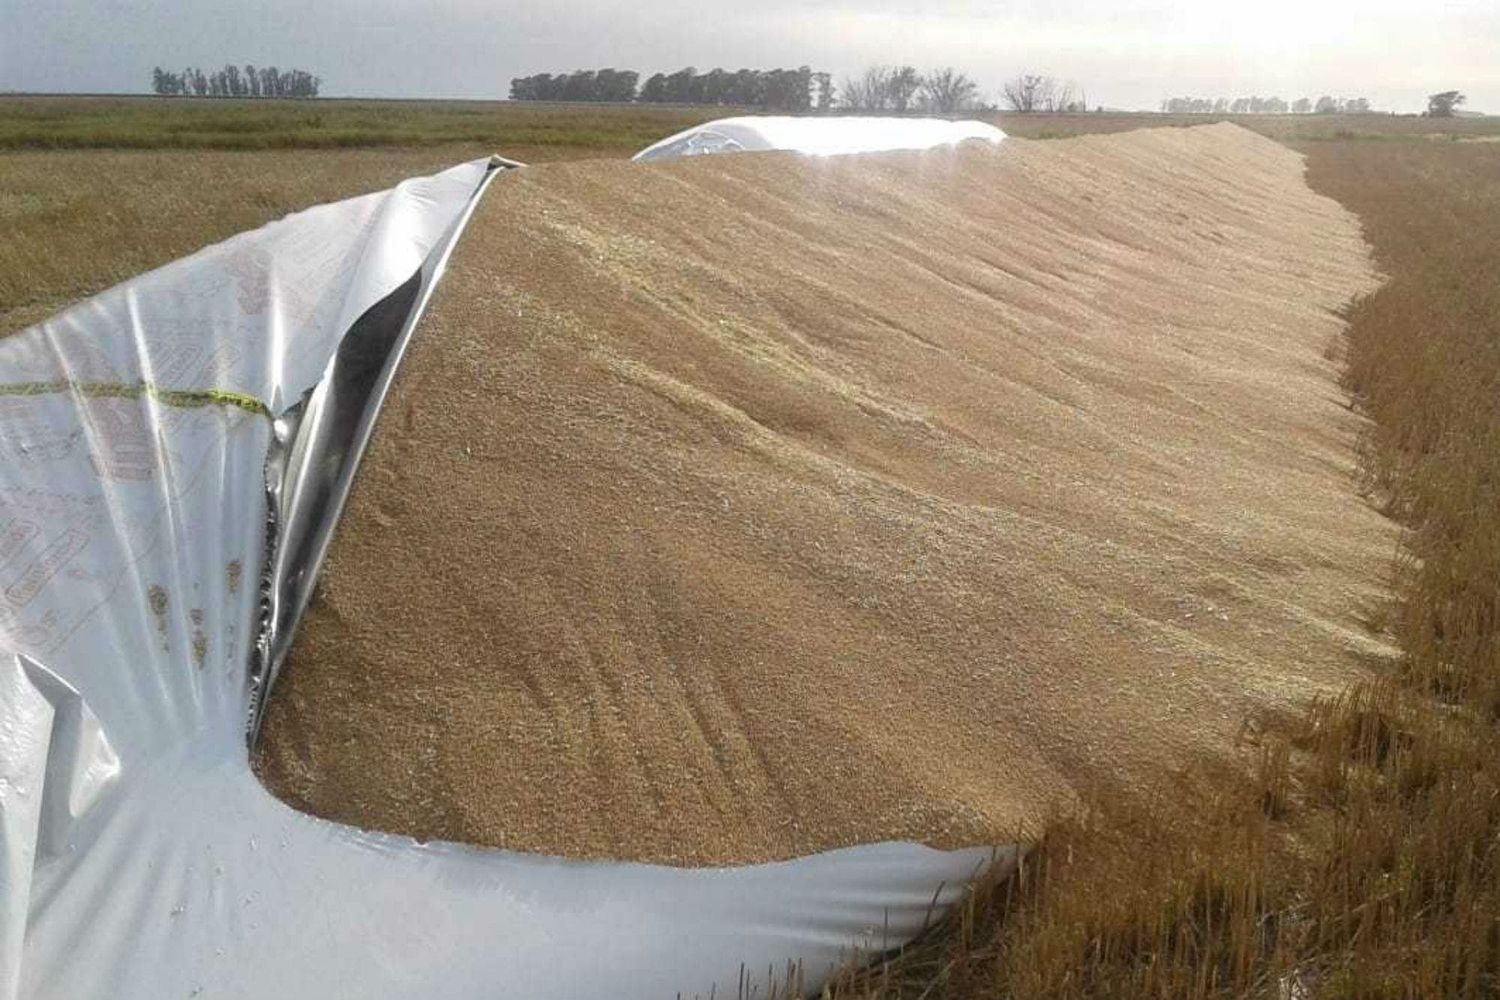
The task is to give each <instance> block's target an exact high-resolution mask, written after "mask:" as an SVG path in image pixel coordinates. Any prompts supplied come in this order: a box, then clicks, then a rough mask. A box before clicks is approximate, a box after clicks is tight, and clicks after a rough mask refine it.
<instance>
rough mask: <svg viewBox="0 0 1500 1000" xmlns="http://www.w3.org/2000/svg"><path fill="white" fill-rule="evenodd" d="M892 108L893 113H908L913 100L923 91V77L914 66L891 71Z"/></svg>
mask: <svg viewBox="0 0 1500 1000" xmlns="http://www.w3.org/2000/svg"><path fill="white" fill-rule="evenodd" d="M889 86H890V106H891V110H892V111H903V112H904V111H907V110H908V109H910V108H911V104H912V98H914V97H916V96H917V91H919V90H921V89H922V77H921V76H920V75H919V74H918V73H917V71H916V69H915V68H914V67H912V66H898V67H896V68H895V69H894V70H892V71H891V77H890V84H889Z"/></svg>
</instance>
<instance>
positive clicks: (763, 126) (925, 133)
mask: <svg viewBox="0 0 1500 1000" xmlns="http://www.w3.org/2000/svg"><path fill="white" fill-rule="evenodd" d="M1004 138H1005V133H1004V132H1002V131H1000V130H999V129H998V128H996V127H995V126H993V125H987V124H985V123H984V122H978V121H949V120H947V119H945V118H863V117H820V116H812V117H791V116H777V115H745V116H741V117H737V118H719V119H717V120H715V121H711V122H705V123H703V124H702V125H695V126H693V127H692V128H689V129H684V130H683V131H681V132H678V133H676V134H675V135H670V136H667V138H665V139H662V140H661V141H660V142H656V143H653V144H652V145H650V146H647V147H646V148H645V149H643V150H641V151H640V152H639V153H637V154H635V156H634V157H632V159H635V160H640V161H652V160H671V159H676V158H677V157H680V156H703V155H707V154H715V153H740V152H757V151H766V150H773V149H783V150H791V151H794V152H799V153H807V154H809V155H814V156H833V155H840V154H845V153H876V152H881V151H886V150H898V149H933V148H935V147H938V146H953V145H957V144H959V143H961V142H967V141H970V140H978V141H982V142H989V143H999V142H1001V141H1002V140H1004Z"/></svg>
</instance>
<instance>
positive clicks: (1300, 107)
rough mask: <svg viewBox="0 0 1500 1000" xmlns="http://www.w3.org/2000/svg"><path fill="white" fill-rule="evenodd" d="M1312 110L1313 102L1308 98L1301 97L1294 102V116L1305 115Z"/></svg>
mask: <svg viewBox="0 0 1500 1000" xmlns="http://www.w3.org/2000/svg"><path fill="white" fill-rule="evenodd" d="M1311 110H1312V101H1311V100H1309V99H1308V98H1306V97H1299V98H1297V99H1296V100H1295V101H1293V102H1292V114H1294V115H1305V114H1307V113H1308V112H1309V111H1311Z"/></svg>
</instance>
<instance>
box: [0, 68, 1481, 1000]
mask: <svg viewBox="0 0 1500 1000" xmlns="http://www.w3.org/2000/svg"><path fill="white" fill-rule="evenodd" d="M718 113H719V112H718V111H715V110H710V109H681V108H668V109H651V110H641V109H598V108H594V109H589V108H557V107H546V106H539V107H534V108H519V109H518V108H508V107H503V106H498V105H486V104H453V105H433V104H417V103H412V104H405V103H388V104H373V103H370V102H318V103H317V104H296V103H291V102H288V103H285V104H275V105H267V104H259V103H257V104H253V105H243V106H237V105H233V104H230V103H227V102H226V103H218V102H215V103H209V102H192V101H181V102H170V101H167V102H161V101H134V100H131V101H106V100H99V101H84V100H73V99H41V98H34V99H20V100H8V101H3V102H0V150H3V151H0V225H3V227H4V229H5V232H6V234H7V239H6V240H5V241H3V242H0V332H4V331H5V330H8V329H14V328H15V327H16V326H19V325H21V324H22V323H24V322H30V321H33V320H36V319H40V318H42V317H43V316H44V315H45V314H46V313H48V312H50V311H51V310H52V309H55V308H57V307H58V306H60V305H63V304H65V303H66V302H68V301H70V300H72V299H74V298H77V297H79V296H81V295H84V294H87V293H88V292H91V291H94V290H97V289H99V288H102V287H105V286H107V285H108V284H110V283H113V282H114V281H117V280H119V279H121V278H124V277H126V276H128V275H130V274H133V273H135V272H137V271H139V270H142V269H144V268H147V267H150V266H154V265H156V264H160V263H163V262H165V261H167V260H170V259H172V258H174V257H177V256H180V255H181V254H183V253H186V252H188V251H190V250H192V249H195V248H196V247H198V246H201V245H203V244H204V243H208V242H212V241H214V240H216V239H220V238H223V237H224V236H227V235H229V234H230V233H233V232H236V231H238V230H241V229H244V228H247V227H250V226H253V225H256V224H258V223H261V222H264V221H266V220H268V219H271V218H275V217H277V216H279V215H281V214H283V213H285V212H287V211H290V210H293V209H296V208H300V207H304V206H306V205H309V204H312V203H315V202H318V201H324V200H328V199H331V198H335V197H340V196H344V195H348V194H354V193H358V192H361V191H366V190H372V189H376V188H379V187H383V186H387V185H389V184H390V183H392V182H393V181H394V180H396V179H399V178H401V177H404V176H409V175H412V174H416V173H422V172H425V171H429V170H432V169H436V168H438V167H441V166H445V165H448V164H451V163H455V162H459V161H461V160H464V159H469V158H472V157H474V156H477V155H482V154H484V153H487V152H491V151H494V152H500V153H502V154H505V155H510V156H514V157H516V158H518V159H522V160H528V159H530V160H539V159H545V158H558V157H579V156H619V155H626V154H628V153H630V152H633V151H634V150H635V149H637V148H639V147H640V146H643V145H645V144H646V143H647V142H649V141H651V140H652V139H655V138H658V137H660V136H661V135H664V134H666V133H668V132H670V131H673V130H675V129H679V128H682V127H684V126H685V125H686V124H689V123H690V122H692V121H694V120H699V119H701V118H705V117H713V116H715V115H716V114H718ZM1206 120H1210V119H1207V118H1199V117H1193V118H1189V119H1183V118H1172V117H1167V116H1156V115H1143V116H1119V115H1080V116H1057V117H1046V116H1036V117H1030V118H1024V119H1014V118H1006V119H1002V120H1001V122H1000V123H1001V125H1002V127H1004V128H1006V129H1007V130H1008V131H1010V132H1012V133H1013V134H1016V135H1022V136H1036V137H1048V136H1057V135H1065V134H1076V133H1079V132H1087V131H1112V130H1118V129H1121V128H1130V127H1139V126H1143V125H1157V124H1183V123H1187V122H1191V123H1198V122H1202V121H1206ZM277 122H279V123H280V124H276V123H277ZM1242 124H1246V125H1248V126H1250V127H1254V128H1256V129H1258V130H1260V131H1263V132H1265V133H1266V134H1269V135H1271V136H1273V137H1275V138H1278V139H1280V140H1282V141H1286V142H1289V143H1291V144H1293V145H1294V146H1295V147H1296V148H1298V149H1300V150H1302V151H1303V152H1304V153H1306V154H1307V156H1308V170H1309V173H1308V176H1309V181H1310V183H1312V185H1313V186H1314V187H1315V188H1316V189H1317V190H1319V191H1321V192H1323V193H1325V194H1328V195H1330V196H1332V197H1334V198H1337V199H1339V200H1340V201H1341V202H1343V203H1344V204H1345V205H1346V206H1348V207H1349V208H1351V209H1352V210H1353V211H1355V212H1357V213H1358V214H1359V215H1360V217H1361V219H1362V221H1363V223H1364V226H1365V230H1366V233H1367V235H1368V238H1369V239H1370V241H1371V243H1372V244H1373V246H1374V248H1375V251H1376V254H1377V258H1378V261H1379V265H1380V267H1381V268H1382V270H1383V271H1384V272H1385V273H1386V274H1388V275H1389V276H1390V281H1389V282H1388V283H1387V284H1386V285H1385V286H1383V287H1382V288H1381V289H1380V290H1379V291H1377V292H1375V293H1374V294H1373V295H1371V296H1370V297H1369V298H1367V299H1365V300H1362V301H1360V302H1358V303H1354V304H1352V306H1351V308H1350V312H1349V318H1350V322H1351V327H1350V332H1349V337H1348V339H1347V343H1346V346H1345V350H1346V358H1345V361H1346V364H1347V375H1346V388H1347V390H1348V392H1349V394H1350V398H1351V405H1357V406H1359V407H1361V408H1362V409H1363V410H1364V411H1365V412H1367V413H1368V414H1369V415H1370V417H1371V418H1372V421H1371V430H1370V432H1369V434H1368V436H1367V438H1366V440H1365V441H1364V443H1363V452H1362V456H1361V458H1362V466H1363V469H1364V479H1363V482H1362V483H1361V484H1360V485H1361V486H1362V488H1363V489H1365V490H1366V491H1367V492H1368V494H1369V496H1370V498H1371V501H1372V502H1374V503H1378V504H1380V505H1382V507H1383V508H1384V509H1385V510H1386V511H1387V513H1389V514H1390V516H1392V517H1395V518H1397V519H1399V520H1400V521H1401V522H1403V524H1404V525H1405V526H1406V528H1407V529H1408V530H1407V532H1406V535H1405V538H1406V542H1405V547H1404V550H1403V552H1402V553H1401V555H1400V557H1399V558H1398V559H1397V560H1395V561H1394V564H1393V565H1392V566H1391V567H1372V568H1371V572H1390V573H1392V574H1393V575H1394V580H1395V583H1396V590H1397V593H1398V597H1399V600H1398V602H1397V605H1396V606H1395V607H1394V608H1392V609H1391V610H1390V612H1389V614H1387V615H1385V616H1384V618H1383V619H1381V620H1377V621H1375V622H1373V623H1372V627H1373V628H1377V629H1382V630H1386V631H1389V632H1390V633H1391V634H1392V635H1393V637H1394V638H1395V639H1396V640H1398V641H1399V644H1400V645H1401V647H1402V649H1403V650H1404V652H1405V658H1404V663H1403V665H1402V668H1401V669H1400V670H1399V671H1396V672H1392V673H1390V675H1389V676H1386V677H1384V678H1382V679H1381V680H1380V681H1379V682H1377V683H1373V684H1368V685H1365V686H1362V687H1359V688H1357V689H1354V690H1351V691H1349V692H1347V693H1346V694H1345V695H1344V696H1342V697H1341V698H1339V699H1335V700H1332V701H1329V702H1326V703H1319V704H1316V705H1312V706H1309V707H1308V709H1307V710H1306V712H1304V713H1302V714H1300V715H1293V716H1288V717H1281V718H1261V719H1249V720H1246V722H1245V727H1244V731H1243V737H1242V740H1241V746H1240V748H1239V749H1240V750H1241V753H1240V759H1241V761H1242V766H1240V767H1236V768H1229V769H1227V770H1226V769H1220V770H1217V771H1214V772H1207V771H1201V772H1193V773H1186V774H1177V775H1171V776H1169V777H1168V778H1166V779H1164V781H1163V783H1162V787H1161V788H1160V789H1159V791H1158V792H1157V793H1156V795H1155V796H1154V797H1148V798H1146V799H1142V798H1135V797H1133V798H1126V797H1124V796H1122V795H1120V794H1119V793H1118V792H1117V791H1115V790H1112V789H1109V788H1100V789H1096V790H1094V791H1093V794H1092V795H1091V807H1090V808H1089V809H1088V810H1086V811H1084V812H1083V813H1081V814H1078V815H1073V816H1069V817H1059V819H1058V820H1057V822H1056V823H1055V824H1053V826H1052V827H1051V828H1050V829H1049V831H1048V832H1047V835H1046V837H1045V839H1044V840H1043V841H1042V843H1041V845H1040V847H1039V849H1038V851H1037V852H1036V853H1035V855H1034V856H1033V858H1032V859H1031V860H1030V862H1029V863H1028V865H1027V867H1026V869H1025V870H1024V872H1023V876H1022V877H1021V878H1018V879H1014V880H1011V881H1010V882H1008V883H1006V884H1005V885H1004V886H1001V887H996V888H993V889H991V890H984V889H981V890H980V891H977V892H976V893H975V894H974V895H973V897H972V899H971V900H970V903H969V905H967V906H966V907H963V908H961V909H960V910H959V911H958V912H957V913H956V914H955V915H954V916H953V917H952V918H951V919H950V920H948V921H946V922H945V923H944V924H942V925H941V926H940V927H938V928H937V929H936V930H935V932H934V933H933V934H931V935H929V936H928V937H927V938H926V939H924V940H923V941H921V942H919V943H918V944H917V945H915V946H913V947H911V948H909V949H908V950H907V951H906V952H905V953H904V954H902V955H898V956H894V957H892V958H891V959H890V960H889V961H886V962H882V963H879V964H877V965H875V966H872V967H869V968H866V969H861V970H851V971H850V973H849V974H848V975H847V976H846V977H844V978H843V979H842V980H841V981H840V982H838V983H837V984H835V985H834V986H833V987H831V988H830V994H831V995H835V996H841V997H848V998H853V997H860V998H877V997H878V998H895V997H902V998H913V1000H916V998H938V997H964V998H973V997H988V998H1042V997H1056V998H1084V997H1089V998H1093V997H1099V998H1104V997H1161V998H1167V997H1204V998H1206V997H1238V996H1255V997H1266V998H1276V1000H1293V998H1303V997H1306V998H1312V997H1317V998H1356V997H1372V998H1385V997H1390V998H1398V997H1411V998H1422V997H1449V996H1452V997H1483V996H1494V995H1496V994H1497V993H1500V855H1497V849H1500V638H1497V636H1500V631H1497V630H1500V517H1497V516H1496V512H1497V511H1500V142H1495V141H1471V140H1480V139H1486V138H1491V137H1494V136H1496V135H1497V134H1500V119H1465V120H1457V121H1453V122H1447V123H1439V122H1434V121H1431V120H1426V119H1417V118H1387V117H1383V116H1360V117H1351V118H1339V117H1327V118H1324V117H1303V118H1250V119H1244V120H1242ZM122 146H123V147H126V149H125V150H123V151H122V150H121V148H120V147H122ZM184 147H187V148H189V149H191V150H193V151H183V150H184ZM282 147H294V148H282ZM95 150H107V151H95ZM249 150H255V151H249Z"/></svg>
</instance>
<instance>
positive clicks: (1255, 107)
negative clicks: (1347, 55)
mask: <svg viewBox="0 0 1500 1000" xmlns="http://www.w3.org/2000/svg"><path fill="white" fill-rule="evenodd" d="M1161 109H1162V110H1163V111H1165V112H1168V113H1169V114H1174V115H1225V114H1228V115H1284V114H1288V113H1290V114H1294V115H1306V114H1319V115H1336V114H1343V115H1363V114H1369V113H1370V110H1371V109H1370V102H1369V100H1368V99H1366V98H1363V97H1329V96H1327V95H1325V96H1323V97H1320V98H1318V99H1317V100H1316V101H1314V100H1313V99H1312V98H1310V97H1299V98H1297V99H1296V100H1295V101H1293V102H1291V103H1290V104H1288V103H1287V102H1286V101H1284V100H1282V99H1281V98H1279V97H1236V98H1234V99H1233V100H1231V99H1230V98H1227V97H1218V98H1213V97H1168V98H1166V99H1165V100H1163V101H1162V102H1161Z"/></svg>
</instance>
